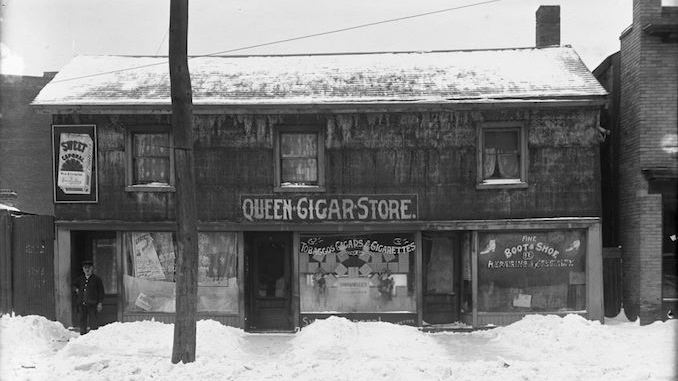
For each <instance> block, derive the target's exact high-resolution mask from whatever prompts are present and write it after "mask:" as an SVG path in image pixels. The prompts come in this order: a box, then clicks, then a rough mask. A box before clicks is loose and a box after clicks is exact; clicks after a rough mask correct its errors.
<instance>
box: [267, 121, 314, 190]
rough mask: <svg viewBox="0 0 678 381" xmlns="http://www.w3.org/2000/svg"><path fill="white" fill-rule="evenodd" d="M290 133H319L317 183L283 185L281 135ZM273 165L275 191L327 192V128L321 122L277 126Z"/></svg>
mask: <svg viewBox="0 0 678 381" xmlns="http://www.w3.org/2000/svg"><path fill="white" fill-rule="evenodd" d="M286 133H287V134H289V133H315V134H317V138H318V144H317V149H318V152H317V165H318V168H317V171H318V184H317V185H306V186H299V185H282V181H281V180H282V178H281V177H282V164H281V161H282V157H281V152H280V143H281V141H282V139H281V135H282V134H286ZM273 161H274V163H273V165H274V167H273V168H274V171H273V172H274V179H273V191H274V192H325V130H324V129H323V128H322V126H321V125H320V124H301V125H284V126H278V127H277V128H276V131H275V134H274V140H273Z"/></svg>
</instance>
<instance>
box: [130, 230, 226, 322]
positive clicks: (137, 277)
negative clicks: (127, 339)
mask: <svg viewBox="0 0 678 381" xmlns="http://www.w3.org/2000/svg"><path fill="white" fill-rule="evenodd" d="M123 250H124V253H125V259H126V271H125V275H124V286H125V302H126V303H125V311H127V312H169V313H173V312H175V299H176V297H175V296H176V294H175V288H176V286H175V283H174V282H175V267H174V266H175V252H176V238H175V235H174V233H171V232H129V233H125V234H124V244H123ZM198 252H199V256H200V258H199V264H198V311H199V312H216V313H238V282H237V267H238V264H237V258H238V256H237V252H238V242H237V236H236V234H235V233H226V232H214V233H199V234H198Z"/></svg>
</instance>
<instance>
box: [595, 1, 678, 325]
mask: <svg viewBox="0 0 678 381" xmlns="http://www.w3.org/2000/svg"><path fill="white" fill-rule="evenodd" d="M620 39H621V50H620V52H619V53H615V54H614V55H612V56H610V57H608V59H606V60H605V61H604V62H603V63H601V65H600V66H599V67H598V68H597V69H596V70H595V71H594V75H595V76H596V77H597V78H598V79H599V80H600V81H601V83H602V84H603V86H605V87H606V89H607V90H608V91H609V92H610V93H611V96H610V101H609V103H608V105H607V112H606V113H605V116H604V117H603V118H602V119H603V126H604V127H605V128H607V129H609V130H610V131H611V134H610V136H609V138H608V139H607V141H606V142H605V143H604V146H603V148H602V157H603V163H602V166H601V168H602V170H603V174H602V175H603V180H602V184H603V189H604V192H603V193H604V197H605V200H604V201H603V208H604V211H603V216H604V218H603V232H604V236H603V241H604V244H605V245H606V246H617V245H621V251H622V259H623V279H624V282H623V284H624V286H623V287H624V290H623V294H624V297H623V306H624V310H625V312H626V314H627V316H628V317H629V318H631V319H635V318H636V317H638V316H639V317H640V319H641V322H642V323H649V322H652V321H654V320H656V319H659V318H666V316H667V314H668V313H669V310H673V312H674V313H675V311H676V307H677V306H678V287H677V285H676V284H677V278H678V276H677V274H676V272H677V268H676V242H675V239H676V238H675V235H676V222H675V221H676V189H677V187H678V186H677V184H676V178H677V176H678V160H677V156H676V155H677V153H678V139H677V134H678V7H675V6H668V2H663V1H661V0H642V1H641V0H635V1H634V2H633V24H632V25H631V26H630V27H629V28H628V29H627V30H625V31H624V32H623V33H622V35H621V37H620Z"/></svg>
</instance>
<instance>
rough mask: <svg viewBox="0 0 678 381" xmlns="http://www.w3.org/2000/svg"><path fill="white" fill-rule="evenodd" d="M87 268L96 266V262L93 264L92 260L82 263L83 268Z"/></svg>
mask: <svg viewBox="0 0 678 381" xmlns="http://www.w3.org/2000/svg"><path fill="white" fill-rule="evenodd" d="M85 266H94V262H92V260H91V259H85V260H84V261H82V267H85Z"/></svg>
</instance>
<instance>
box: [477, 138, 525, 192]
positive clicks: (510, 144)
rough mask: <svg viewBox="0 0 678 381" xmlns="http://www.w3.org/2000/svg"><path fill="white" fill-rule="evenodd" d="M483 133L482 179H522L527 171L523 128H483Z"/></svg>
mask: <svg viewBox="0 0 678 381" xmlns="http://www.w3.org/2000/svg"><path fill="white" fill-rule="evenodd" d="M481 134H482V135H481V137H482V140H481V141H482V147H481V151H480V155H479V159H480V161H481V165H480V168H479V170H480V172H481V179H482V180H483V181H500V180H521V179H522V177H523V176H524V175H523V174H524V171H525V168H523V166H524V165H525V163H524V161H523V160H522V150H523V149H524V147H522V145H523V144H524V142H523V139H522V131H521V128H483V129H482V132H481Z"/></svg>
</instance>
